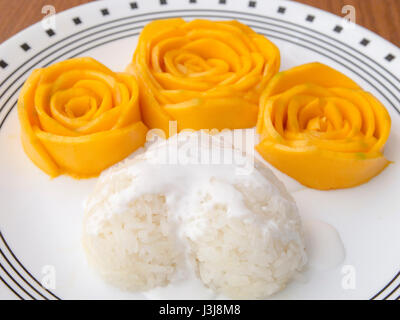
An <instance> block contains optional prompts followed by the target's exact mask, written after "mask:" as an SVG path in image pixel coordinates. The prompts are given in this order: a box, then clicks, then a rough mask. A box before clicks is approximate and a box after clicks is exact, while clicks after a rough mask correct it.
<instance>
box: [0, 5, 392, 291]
mask: <svg viewBox="0 0 400 320" xmlns="http://www.w3.org/2000/svg"><path fill="white" fill-rule="evenodd" d="M185 11H193V10H185ZM196 11H200V10H196ZM202 11H217V12H218V11H220V10H202ZM234 13H236V14H237V12H234ZM153 14H154V13H153ZM239 14H243V13H239ZM248 15H251V14H248ZM185 17H188V16H185ZM195 17H198V15H195ZM208 17H209V15H208ZM223 18H230V17H226V16H223ZM235 18H236V17H235ZM264 18H266V17H264ZM123 19H124V18H123ZM239 19H240V18H239ZM243 20H245V19H243ZM247 20H250V19H247ZM275 20H276V19H275ZM278 21H279V20H278ZM283 22H285V21H283ZM261 23H263V22H261ZM263 24H266V23H265V22H264V23H263ZM94 27H96V26H93V27H92V28H94ZM116 27H120V26H116ZM280 27H282V28H284V26H280ZM257 28H261V27H257ZM263 29H266V28H263ZM266 30H271V31H273V32H279V31H276V30H272V29H266ZM104 31H106V30H103V32H104ZM124 31H127V30H124ZM124 31H120V32H124ZM81 32H82V31H81ZM99 32H101V31H98V32H96V33H99ZM75 35H76V34H75ZM133 35H135V34H133ZM133 35H132V34H130V35H125V36H122V37H119V38H117V39H110V40H109V41H106V42H103V43H101V44H97V45H96V46H93V47H91V48H87V49H85V50H83V51H82V52H85V51H88V50H91V49H93V48H95V47H98V46H101V45H104V44H106V43H110V42H112V41H116V40H119V39H122V38H127V37H131V36H133ZM286 35H288V36H290V37H293V36H292V35H289V34H286ZM307 36H310V35H307ZM269 37H272V38H278V37H276V36H272V35H269ZM278 39H279V38H278ZM280 39H281V40H283V41H288V42H291V41H289V40H287V39H284V38H280ZM96 40H98V39H95V40H93V41H96ZM303 40H304V39H303ZM318 40H320V41H323V42H325V41H324V40H321V39H318ZM93 41H91V42H93ZM88 43H90V42H88ZM88 43H85V44H88ZM292 43H294V44H295V45H300V44H299V43H297V42H292ZM341 44H343V43H341ZM300 46H302V45H300ZM317 46H319V45H317ZM50 47H52V46H50ZM50 47H49V48H50ZM303 47H305V46H303ZM319 47H320V48H323V49H326V48H324V47H322V46H319ZM305 48H307V49H309V50H312V51H314V52H317V53H320V52H318V51H316V50H314V49H312V48H309V47H305ZM338 49H339V48H338ZM73 50H75V49H71V50H69V51H67V52H66V53H64V54H67V53H69V52H71V51H73ZM328 50H329V49H328ZM356 51H357V50H356ZM82 52H80V53H82ZM80 53H77V54H76V55H79V54H80ZM346 53H348V52H346ZM64 54H63V55H64ZM324 56H326V55H325V54H324ZM326 57H327V58H329V59H332V58H331V57H329V56H326ZM353 57H354V56H353ZM45 58H47V56H46V57H45ZM45 58H43V59H45ZM43 59H42V60H43ZM42 60H41V61H42ZM346 60H347V61H349V60H348V59H346ZM39 62H40V61H39ZM39 62H37V63H39ZM361 62H363V63H364V64H366V63H365V62H364V61H361ZM26 63H27V62H25V64H26ZM37 63H36V64H37ZM375 63H376V62H375ZM36 64H35V65H36ZM340 64H341V65H342V66H344V67H346V68H347V66H345V65H343V64H342V63H340ZM35 65H34V66H35ZM366 65H367V64H366ZM379 66H380V65H379ZM21 67H22V65H21V66H20V67H19V68H21ZM32 67H33V66H32ZM32 67H31V68H32ZM380 67H381V68H383V67H382V66H380ZM383 69H384V68H383ZM17 70H18V69H17ZM17 70H15V71H17ZM384 70H385V71H387V70H386V69H384ZM15 71H14V72H15ZM28 71H29V70H27V71H26V72H28ZM351 71H352V70H351ZM26 72H25V73H26ZM387 72H388V73H389V74H390V72H389V71H387ZM25 73H24V74H25ZM11 76H12V74H11V75H10V76H9V77H11ZM362 78H363V77H362ZM384 78H385V77H384ZM394 78H396V77H394ZM396 79H397V78H396ZM375 80H376V79H375ZM379 83H380V82H379ZM373 87H374V88H375V89H376V87H375V86H373ZM384 87H385V88H386V89H387V87H386V86H384ZM387 90H388V89H387ZM378 91H379V90H378ZM379 92H380V91H379ZM14 94H15V93H14ZM14 94H13V95H14ZM385 98H386V96H385ZM386 99H387V98H386ZM387 100H388V99H387ZM15 104H16V103H15ZM15 104H14V105H13V106H12V107H11V108H10V109H9V110H8V112H7V114H6V116H5V117H4V119H3V121H2V122H1V124H0V128H1V126H2V125H3V123H4V122H5V120H6V118H7V116H8V115H9V113H10V112H11V110H12V109H13V108H14V106H15ZM0 235H1V234H0ZM2 238H3V237H2ZM3 239H4V238H3ZM10 251H11V250H10ZM11 252H12V251H11ZM13 256H14V258H15V259H16V257H15V255H13ZM16 260H17V261H18V259H16ZM18 262H19V261H18ZM19 263H20V262H19ZM21 266H22V265H21ZM23 269H24V270H25V271H26V272H27V273H28V274H29V275H30V276H31V277H32V275H31V274H30V273H29V272H28V271H27V270H26V269H25V268H24V267H23ZM398 275H399V274H398ZM398 275H397V276H398ZM397 276H396V277H395V278H394V279H392V282H393V281H394V280H395V279H396V278H397ZM32 278H33V277H32ZM33 279H34V280H35V281H36V282H37V283H38V284H39V282H38V281H37V280H36V279H35V278H33ZM392 282H391V283H392ZM391 283H389V284H388V285H387V286H386V287H385V288H384V289H382V290H381V291H380V292H379V293H378V294H377V295H379V294H381V293H382V292H383V291H384V290H385V289H386V288H387V287H388V286H389V285H390V284H391ZM396 290H397V287H396V289H395V290H393V291H392V292H391V293H390V294H389V295H392V294H393V293H394V292H395V291H396ZM377 295H375V296H374V297H373V299H374V298H375V297H376V296H377ZM387 297H388V296H387ZM57 298H58V297H57Z"/></svg>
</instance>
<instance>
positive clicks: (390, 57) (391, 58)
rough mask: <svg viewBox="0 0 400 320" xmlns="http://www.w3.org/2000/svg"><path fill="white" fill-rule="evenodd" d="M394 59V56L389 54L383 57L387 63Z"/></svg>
mask: <svg viewBox="0 0 400 320" xmlns="http://www.w3.org/2000/svg"><path fill="white" fill-rule="evenodd" d="M395 58H396V57H395V56H394V55H392V54H391V53H389V54H388V55H387V56H386V57H385V59H386V60H387V61H389V62H390V61H392V60H394V59H395Z"/></svg>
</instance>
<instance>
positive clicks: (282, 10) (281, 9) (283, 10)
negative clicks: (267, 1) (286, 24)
mask: <svg viewBox="0 0 400 320" xmlns="http://www.w3.org/2000/svg"><path fill="white" fill-rule="evenodd" d="M285 11H286V8H285V7H279V8H278V13H281V14H284V13H285Z"/></svg>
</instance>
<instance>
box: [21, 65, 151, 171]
mask: <svg viewBox="0 0 400 320" xmlns="http://www.w3.org/2000/svg"><path fill="white" fill-rule="evenodd" d="M18 116H19V120H20V124H21V140H22V145H23V148H24V150H25V153H26V154H27V155H28V157H29V158H30V159H31V160H32V161H33V163H34V164H35V165H36V166H38V167H39V168H40V169H41V170H43V171H44V172H45V173H47V174H48V175H50V176H51V177H55V176H57V175H59V174H62V173H66V174H69V175H72V176H75V177H79V178H83V177H90V176H95V175H98V174H99V173H100V172H101V171H102V170H103V169H105V168H107V167H108V166H110V165H112V164H114V163H116V162H118V161H120V160H121V159H123V158H125V157H126V156H128V155H129V154H130V153H131V152H133V151H134V150H135V149H136V148H138V147H140V146H142V145H143V144H144V142H145V138H146V132H147V127H146V126H145V125H144V124H143V123H142V122H141V116H140V110H139V105H138V86H137V83H136V80H135V78H134V77H133V76H131V75H129V74H124V73H114V72H112V71H111V70H109V69H108V68H106V67H105V66H104V65H102V64H101V63H99V62H97V61H96V60H94V59H91V58H76V59H71V60H67V61H63V62H59V63H56V64H54V65H52V66H50V67H47V68H44V69H37V70H35V71H33V73H32V74H31V75H30V76H29V78H28V80H27V81H26V82H25V84H24V86H23V88H22V90H21V93H20V96H19V100H18Z"/></svg>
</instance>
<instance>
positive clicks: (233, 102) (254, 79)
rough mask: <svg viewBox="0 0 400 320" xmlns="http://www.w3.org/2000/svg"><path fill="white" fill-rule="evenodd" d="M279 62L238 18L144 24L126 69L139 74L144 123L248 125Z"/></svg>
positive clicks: (271, 48)
mask: <svg viewBox="0 0 400 320" xmlns="http://www.w3.org/2000/svg"><path fill="white" fill-rule="evenodd" d="M279 66H280V53H279V49H278V48H277V47H276V46H275V45H274V44H273V43H272V42H270V41H269V40H268V39H267V38H265V37H264V36H262V35H260V34H257V33H255V32H254V31H253V30H252V29H250V28H249V27H247V26H245V25H243V24H241V23H239V22H237V21H208V20H200V19H197V20H193V21H191V22H185V21H184V20H183V19H179V18H178V19H166V20H157V21H153V22H151V23H149V24H147V25H146V26H145V27H144V29H143V31H142V33H141V35H140V37H139V42H138V45H137V48H136V51H135V53H134V56H133V60H132V63H131V64H130V65H129V66H128V67H127V70H126V71H127V72H129V73H132V74H134V75H135V77H136V78H137V80H138V83H139V89H140V90H139V91H140V105H141V110H142V115H143V121H144V123H145V124H146V125H147V126H148V127H150V128H160V129H162V130H164V132H165V134H166V136H168V128H169V126H168V123H169V121H171V120H172V121H173V120H176V121H177V125H178V130H182V129H186V128H190V129H214V128H216V129H225V128H230V129H235V128H249V127H253V126H254V125H255V124H256V121H257V114H258V100H259V97H260V95H261V92H262V90H263V89H264V88H265V86H266V84H267V83H268V81H269V80H270V79H271V78H272V76H273V75H274V74H276V73H277V72H278V70H279Z"/></svg>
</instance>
